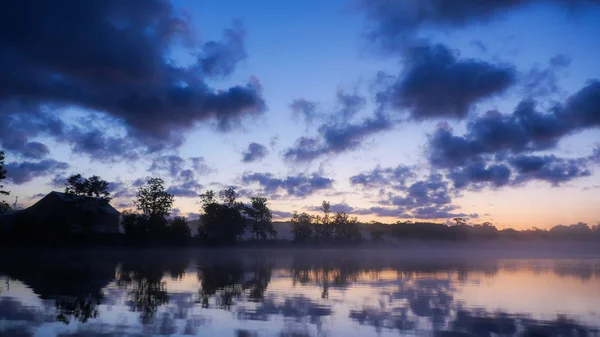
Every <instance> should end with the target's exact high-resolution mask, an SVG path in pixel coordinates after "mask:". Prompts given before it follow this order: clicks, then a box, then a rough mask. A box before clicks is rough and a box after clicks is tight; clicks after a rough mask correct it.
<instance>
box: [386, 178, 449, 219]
mask: <svg viewBox="0 0 600 337" xmlns="http://www.w3.org/2000/svg"><path fill="white" fill-rule="evenodd" d="M451 194H452V191H451V189H450V187H449V184H448V182H447V181H446V180H444V179H443V176H442V175H441V174H431V175H430V176H429V177H428V179H426V180H419V181H416V182H414V183H412V184H410V186H407V187H406V189H405V192H404V194H403V195H393V194H389V196H388V199H386V200H382V201H381V203H382V204H389V205H394V206H398V207H402V208H404V210H405V211H410V210H412V209H414V208H417V207H428V206H432V205H433V206H442V205H447V204H450V203H451V202H452V195H451Z"/></svg>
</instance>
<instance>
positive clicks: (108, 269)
mask: <svg viewBox="0 0 600 337" xmlns="http://www.w3.org/2000/svg"><path fill="white" fill-rule="evenodd" d="M72 253H74V254H67V255H62V254H55V253H49V254H46V256H40V255H36V256H29V255H27V256H20V257H19V258H16V257H14V256H13V258H12V259H10V260H5V261H0V262H1V263H0V275H6V276H8V277H9V278H10V279H13V280H18V281H20V282H21V283H23V284H25V285H26V286H27V287H28V288H30V289H31V291H33V292H34V293H35V294H36V295H38V296H39V298H40V299H43V300H53V301H54V302H55V305H56V318H57V319H58V320H60V321H63V322H65V323H68V322H69V320H71V319H77V320H80V321H82V322H85V321H87V320H88V319H89V318H92V317H96V315H97V314H98V312H97V305H98V304H100V302H101V300H102V298H103V289H104V288H105V287H106V286H108V284H109V283H110V282H111V281H113V280H114V278H115V266H116V262H114V261H110V259H107V258H106V257H104V258H102V259H94V258H92V257H89V256H77V252H72Z"/></svg>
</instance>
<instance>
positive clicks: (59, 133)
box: [0, 0, 600, 228]
mask: <svg viewBox="0 0 600 337" xmlns="http://www.w3.org/2000/svg"><path fill="white" fill-rule="evenodd" d="M64 2H65V4H63V5H65V6H67V5H69V4H68V3H69V2H68V1H64ZM145 2H147V3H146V4H144V5H145V6H143V8H142V7H139V8H136V7H135V6H133V5H130V6H115V5H114V4H112V3H111V2H101V1H90V2H89V3H88V4H83V5H82V4H80V5H77V6H71V7H69V8H71V10H69V11H61V10H60V7H61V6H59V5H60V4H61V3H62V2H61V1H58V2H57V3H55V4H54V6H55V8H42V9H41V11H40V12H42V11H43V12H44V13H46V15H45V17H44V20H40V21H43V23H45V24H46V26H43V27H42V24H40V25H39V27H37V26H36V24H30V22H32V21H30V20H31V19H32V18H36V15H37V14H36V11H35V10H34V9H33V8H35V6H30V7H32V8H29V7H27V6H26V5H19V4H14V5H9V8H8V9H7V10H6V11H4V12H5V14H2V15H5V16H7V17H5V18H4V19H5V20H4V21H5V22H7V23H5V24H3V26H2V28H1V29H0V31H3V33H2V34H3V35H5V37H7V39H5V41H8V42H2V43H0V56H1V57H0V58H2V59H3V60H5V62H3V63H4V65H3V66H2V68H0V70H1V71H0V103H1V104H0V111H1V112H0V114H2V117H3V123H1V124H0V131H2V132H3V136H2V137H1V139H0V145H1V146H2V149H3V150H4V151H5V152H6V163H7V165H6V167H7V169H8V175H7V176H8V179H7V180H6V181H5V184H4V185H5V187H6V189H7V190H10V191H11V195H10V198H14V197H15V196H19V204H20V206H22V207H25V206H27V205H29V204H31V203H33V202H35V201H36V200H37V199H39V196H37V195H38V194H39V193H47V192H49V191H51V190H57V189H62V187H61V186H60V183H61V179H64V177H66V176H68V175H69V174H73V173H82V174H83V175H86V176H89V175H93V174H97V175H100V176H101V177H102V178H104V179H106V180H108V181H110V182H112V183H113V184H112V188H113V193H114V194H115V195H116V196H117V197H116V198H115V199H114V201H113V204H115V205H116V206H120V208H121V209H126V208H130V207H132V199H133V195H134V193H135V187H136V184H137V182H136V180H138V179H140V178H146V177H149V176H160V177H162V178H164V179H165V180H166V182H167V186H168V187H170V188H172V191H176V192H175V193H176V207H177V209H178V211H179V212H180V213H181V214H184V215H186V214H192V216H193V214H195V213H197V212H198V211H199V205H198V203H197V202H198V198H197V197H195V196H196V195H197V194H198V193H201V192H202V191H204V190H206V189H221V188H223V187H226V186H235V187H236V188H237V189H238V190H239V191H240V193H241V197H242V199H244V198H248V197H249V196H250V195H262V196H266V197H268V198H269V199H270V205H271V206H272V208H273V209H275V210H277V211H280V212H281V213H277V214H280V215H282V216H285V215H286V213H289V212H292V211H295V210H297V211H312V210H311V207H312V208H314V206H317V205H319V204H320V202H321V201H322V200H329V201H330V202H331V203H332V204H333V205H334V210H336V209H338V210H344V211H349V212H350V213H353V214H355V215H357V216H358V217H359V218H360V219H362V220H382V221H396V220H404V219H427V220H435V221H445V220H447V219H451V218H453V217H455V216H463V217H468V218H470V221H472V222H483V221H492V222H494V223H496V224H497V225H498V226H499V227H508V226H513V227H518V228H528V227H531V226H538V227H549V226H552V225H555V224H559V223H562V224H570V223H576V222H578V221H584V222H587V223H589V224H596V223H597V222H598V221H600V213H599V211H598V210H597V206H596V205H597V201H598V200H599V197H600V188H598V187H599V185H600V173H599V172H598V171H599V169H598V163H599V162H600V137H599V136H600V132H599V131H598V126H600V89H599V88H600V84H598V82H594V80H596V81H597V80H598V79H600V67H598V66H597V57H595V56H597V55H598V54H599V52H600V40H598V38H597V36H598V35H599V33H600V20H598V19H597V18H598V17H600V6H598V5H597V2H595V1H583V0H582V1H572V2H570V5H565V4H566V3H567V1H558V0H557V1H533V0H531V1H522V2H520V3H519V4H514V3H513V4H511V5H507V4H506V3H505V2H502V1H490V2H486V3H484V4H481V3H480V2H477V1H464V2H458V3H456V2H453V1H444V0H428V1H423V2H417V1H405V2H400V1H392V0H387V1H386V0H378V1H370V2H367V1H352V0H348V1H342V0H339V1H327V2H322V1H285V2H282V1H261V2H249V1H233V0H231V1H191V0H190V1H174V2H172V3H169V2H164V1H158V0H147V1H142V3H145ZM453 4H454V6H453ZM457 4H458V5H457ZM449 5H450V6H449ZM36 6H41V5H39V4H36ZM48 6H50V7H52V6H51V5H45V7H48ZM140 6H141V5H140ZM57 8H58V9H57ZM64 8H66V7H64ZM417 13H420V14H419V15H417ZM144 15H145V16H144ZM75 16H76V17H79V18H80V19H79V20H75V19H73V17H75ZM0 18H3V17H2V16H1V15H0ZM9 18H10V19H11V20H9ZM136 20H138V21H136ZM65 22H66V23H65ZM156 22H158V23H160V25H155V23H156ZM94 25H96V26H94ZM63 26H64V27H63ZM40 27H42V28H40ZM44 27H45V28H44ZM48 27H54V29H49V28H48ZM63 28H64V29H63ZM162 29H164V31H163V30H162ZM8 37H11V38H8ZM48 41H50V42H48ZM211 41H212V42H211ZM53 44H54V45H53ZM56 45H58V46H59V47H56V48H52V47H53V46H56ZM40 78H41V79H43V80H40ZM232 88H233V90H232ZM156 97H157V98H156ZM190 97H191V98H190ZM150 98H154V99H150ZM146 99H147V100H146ZM530 100H535V101H536V104H535V105H525V104H524V102H529V101H530ZM295 101H296V102H300V101H302V102H305V105H304V108H305V109H300V108H298V109H297V110H296V111H294V109H292V103H293V102H295ZM148 102H150V103H148ZM307 104H310V107H311V108H310V109H309V108H306V107H307V106H308V105H307ZM517 107H520V110H519V111H522V112H521V113H527V114H530V115H527V116H530V119H527V120H525V119H523V117H519V116H523V115H518V114H516V113H515V114H513V112H514V111H515V109H516V108H517ZM489 111H495V112H492V113H490V112H489ZM523 111H525V112H523ZM532 116H533V117H532ZM536 123H537V124H536ZM56 125H60V127H56ZM53 127H56V129H54V128H53ZM303 137H304V138H303ZM444 137H446V138H444ZM447 137H451V138H447ZM452 137H453V138H452ZM302 140H304V142H302ZM251 143H256V144H258V145H254V146H250V144H251ZM40 144H41V145H40ZM461 144H462V145H461ZM465 144H466V145H465ZM249 146H250V148H249ZM455 146H456V147H455ZM459 146H460V147H459ZM249 149H253V150H254V151H253V152H252V153H248V154H247V158H249V160H247V161H243V160H242V159H243V158H244V154H245V153H246V152H248V150H249ZM34 150H35V151H34ZM457 151H458V152H457ZM459 159H460V160H459ZM361 174H362V175H361ZM10 198H9V199H7V201H8V202H9V203H12V201H13V200H12V199H10Z"/></svg>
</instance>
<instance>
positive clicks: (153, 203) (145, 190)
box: [135, 178, 174, 218]
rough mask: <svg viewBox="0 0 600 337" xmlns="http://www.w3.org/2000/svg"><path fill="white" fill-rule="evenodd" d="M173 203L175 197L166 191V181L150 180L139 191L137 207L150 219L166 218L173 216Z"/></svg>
mask: <svg viewBox="0 0 600 337" xmlns="http://www.w3.org/2000/svg"><path fill="white" fill-rule="evenodd" d="M173 201H174V197H173V195H172V194H170V193H168V192H167V191H166V190H165V187H164V181H163V180H162V179H160V178H150V179H149V180H148V182H146V183H145V184H144V185H142V186H140V188H139V189H138V193H137V200H135V206H136V207H137V208H138V209H139V210H140V211H142V212H144V214H147V215H149V216H150V217H161V218H164V217H166V216H168V215H169V214H171V208H172V207H173Z"/></svg>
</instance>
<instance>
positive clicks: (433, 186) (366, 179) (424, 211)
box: [350, 165, 466, 219]
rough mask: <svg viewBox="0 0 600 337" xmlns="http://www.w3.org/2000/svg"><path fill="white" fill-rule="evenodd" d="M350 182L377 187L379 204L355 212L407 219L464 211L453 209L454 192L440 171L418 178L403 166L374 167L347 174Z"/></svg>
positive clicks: (441, 215) (437, 217) (461, 214)
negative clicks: (351, 174) (365, 170)
mask: <svg viewBox="0 0 600 337" xmlns="http://www.w3.org/2000/svg"><path fill="white" fill-rule="evenodd" d="M350 183H351V184H352V185H353V186H357V185H358V186H363V187H365V188H368V189H373V188H379V189H380V191H379V195H380V196H381V197H382V199H380V200H379V201H378V204H380V205H381V206H374V207H370V208H361V209H354V210H353V213H355V214H361V215H371V214H374V215H377V216H384V217H396V218H407V219H408V218H416V219H446V218H450V217H457V216H466V214H464V213H456V212H454V211H455V210H456V209H457V208H458V207H457V206H455V205H452V198H453V196H456V194H457V191H456V190H454V189H452V188H451V186H450V183H449V181H448V180H447V179H445V177H444V176H443V175H442V174H437V173H431V174H429V176H427V177H426V178H425V179H418V177H417V175H416V174H415V173H414V172H413V171H412V170H411V169H410V168H409V167H406V166H402V165H400V166H397V167H395V168H392V167H390V168H381V167H376V168H375V169H373V170H372V171H370V172H363V173H360V174H358V175H355V176H352V177H350ZM390 190H392V191H390Z"/></svg>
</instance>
